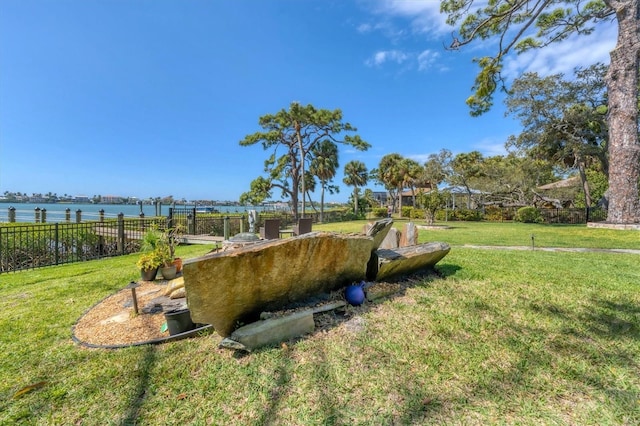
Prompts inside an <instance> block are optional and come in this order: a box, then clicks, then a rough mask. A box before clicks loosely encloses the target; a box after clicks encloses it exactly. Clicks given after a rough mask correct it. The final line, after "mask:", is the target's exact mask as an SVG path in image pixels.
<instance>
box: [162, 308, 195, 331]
mask: <svg viewBox="0 0 640 426" xmlns="http://www.w3.org/2000/svg"><path fill="white" fill-rule="evenodd" d="M164 318H165V319H166V320H167V328H168V329H169V335H171V336H173V335H175V334H180V333H184V332H185V331H190V330H193V329H194V328H195V327H196V326H195V324H194V323H193V321H191V312H189V310H188V309H180V310H177V311H168V312H165V313H164Z"/></svg>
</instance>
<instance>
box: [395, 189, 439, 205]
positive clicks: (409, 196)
mask: <svg viewBox="0 0 640 426" xmlns="http://www.w3.org/2000/svg"><path fill="white" fill-rule="evenodd" d="M431 189H433V187H432V186H431V185H430V184H427V185H425V186H423V187H421V188H415V189H413V190H411V189H409V190H406V191H403V192H402V194H401V196H402V205H403V206H405V207H406V206H409V207H413V197H414V195H415V196H416V197H417V196H418V195H419V194H427V193H429V192H431Z"/></svg>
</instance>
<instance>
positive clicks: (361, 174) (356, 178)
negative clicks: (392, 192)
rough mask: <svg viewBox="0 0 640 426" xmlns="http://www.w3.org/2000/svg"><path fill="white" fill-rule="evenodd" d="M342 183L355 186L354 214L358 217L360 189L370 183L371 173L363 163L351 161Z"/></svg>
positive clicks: (346, 168)
mask: <svg viewBox="0 0 640 426" xmlns="http://www.w3.org/2000/svg"><path fill="white" fill-rule="evenodd" d="M342 181H343V182H344V183H345V184H346V185H348V186H353V201H354V213H355V214H356V216H357V215H358V187H362V186H365V185H366V184H367V182H368V181H369V171H368V170H367V166H365V165H364V163H363V162H362V161H357V160H353V161H349V162H348V163H347V164H346V165H345V166H344V179H342Z"/></svg>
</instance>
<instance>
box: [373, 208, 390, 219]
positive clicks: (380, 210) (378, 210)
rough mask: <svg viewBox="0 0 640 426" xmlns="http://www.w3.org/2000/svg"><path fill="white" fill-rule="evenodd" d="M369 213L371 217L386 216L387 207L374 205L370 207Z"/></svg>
mask: <svg viewBox="0 0 640 426" xmlns="http://www.w3.org/2000/svg"><path fill="white" fill-rule="evenodd" d="M371 214H372V215H373V217H387V208H386V207H375V208H373V209H371Z"/></svg>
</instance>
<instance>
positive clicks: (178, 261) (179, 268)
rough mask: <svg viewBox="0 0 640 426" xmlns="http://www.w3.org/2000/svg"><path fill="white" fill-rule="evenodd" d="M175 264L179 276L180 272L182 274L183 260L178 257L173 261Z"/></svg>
mask: <svg viewBox="0 0 640 426" xmlns="http://www.w3.org/2000/svg"><path fill="white" fill-rule="evenodd" d="M173 264H174V265H176V274H179V273H180V272H182V259H181V258H179V257H176V258H175V259H173Z"/></svg>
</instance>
